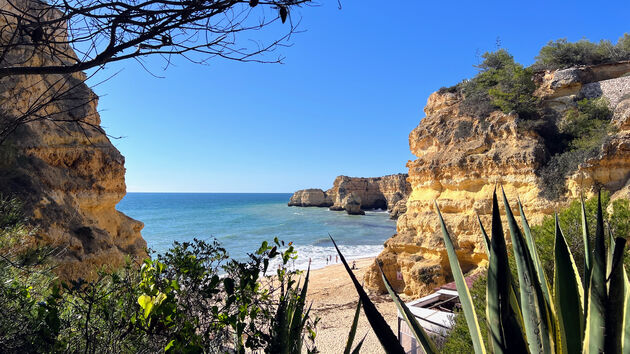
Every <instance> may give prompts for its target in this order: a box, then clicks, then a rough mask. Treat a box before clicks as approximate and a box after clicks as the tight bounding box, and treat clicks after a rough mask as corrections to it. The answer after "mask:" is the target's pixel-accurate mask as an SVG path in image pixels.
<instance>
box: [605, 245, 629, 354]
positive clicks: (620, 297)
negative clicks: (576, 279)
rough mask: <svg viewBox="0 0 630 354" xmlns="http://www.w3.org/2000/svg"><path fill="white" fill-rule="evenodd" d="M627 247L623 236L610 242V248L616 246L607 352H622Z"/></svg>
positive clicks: (607, 326) (607, 323)
mask: <svg viewBox="0 0 630 354" xmlns="http://www.w3.org/2000/svg"><path fill="white" fill-rule="evenodd" d="M611 237H612V235H611ZM625 247H626V239H625V238H621V237H617V238H616V239H614V241H612V243H611V244H610V248H611V249H612V248H614V251H613V256H612V262H611V263H612V264H611V269H610V276H609V279H610V280H609V287H608V301H607V302H606V339H605V350H606V353H621V337H622V335H623V310H624V305H625V301H624V300H625V299H624V297H625V280H624V272H623V254H624V249H625Z"/></svg>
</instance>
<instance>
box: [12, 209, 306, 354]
mask: <svg viewBox="0 0 630 354" xmlns="http://www.w3.org/2000/svg"><path fill="white" fill-rule="evenodd" d="M20 215H21V214H20V203H19V202H18V201H16V200H15V199H6V198H4V199H3V198H0V221H2V224H1V226H2V228H1V229H0V231H2V232H1V233H0V236H1V237H0V306H1V308H2V309H3V314H2V316H0V352H2V353H18V352H36V353H38V352H45V353H50V352H86V353H120V352H126V353H129V352H134V353H136V352H137V353H155V352H160V351H166V352H173V353H190V352H194V353H224V352H234V353H244V352H245V351H265V352H273V351H275V349H273V348H274V343H292V344H291V346H290V347H291V348H294V349H295V350H296V351H298V352H299V351H301V347H302V345H303V344H306V346H307V348H305V349H306V351H307V352H315V351H316V349H315V348H314V346H313V345H312V343H313V340H314V336H315V332H314V328H315V326H316V323H317V320H316V319H315V320H313V319H312V318H311V317H309V314H308V312H307V311H304V310H305V306H306V304H305V301H304V298H305V294H306V281H305V282H304V283H303V284H301V285H300V284H299V282H297V281H296V278H297V276H298V275H299V274H300V272H296V271H289V270H287V268H286V264H287V263H288V262H289V261H290V260H291V259H294V258H295V257H296V253H295V251H294V248H293V246H292V245H291V244H289V245H285V244H284V243H283V242H282V241H279V240H278V239H275V240H274V243H273V244H271V245H270V244H268V243H267V242H264V243H263V244H262V246H261V247H260V248H259V249H258V250H257V251H256V252H255V253H252V254H250V255H249V258H248V259H247V260H245V261H240V260H235V259H231V258H229V256H228V254H227V252H226V250H225V249H223V248H222V247H221V246H220V245H219V244H218V243H217V242H216V241H214V242H206V241H202V240H194V241H193V242H184V243H178V242H175V244H174V245H173V247H172V248H171V249H170V250H169V251H168V252H166V253H165V254H162V255H158V256H157V257H155V258H154V259H153V260H152V259H146V260H144V262H143V263H142V266H141V267H138V266H137V265H136V264H134V263H132V262H131V261H129V262H128V263H127V266H126V267H124V269H121V270H118V271H115V272H106V271H101V272H99V276H98V278H97V279H96V280H95V281H92V282H85V281H83V280H81V279H79V280H77V281H73V282H71V283H69V284H65V283H63V284H61V283H59V282H58V281H57V280H56V279H55V277H54V275H53V273H52V272H51V268H50V263H46V262H37V263H33V262H31V263H23V262H20V261H19V260H20V259H21V257H22V254H23V253H29V252H30V249H31V248H32V247H33V246H32V244H29V243H25V242H24V240H28V239H29V237H30V236H32V233H31V231H32V230H31V229H30V228H29V227H27V226H25V224H24V219H23V218H21V217H20ZM271 262H276V263H277V264H278V268H277V270H276V271H275V275H274V276H266V271H267V269H268V267H269V266H270V263H271ZM274 269H276V267H275V266H274ZM284 314H290V316H285V315H284ZM279 329H283V330H279ZM284 329H286V330H284Z"/></svg>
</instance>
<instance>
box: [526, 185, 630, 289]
mask: <svg viewBox="0 0 630 354" xmlns="http://www.w3.org/2000/svg"><path fill="white" fill-rule="evenodd" d="M609 205H610V193H608V192H602V206H603V210H602V211H603V216H604V219H605V220H606V221H607V222H608V225H609V226H610V230H611V232H612V233H613V234H614V235H617V236H618V237H628V236H630V235H629V234H628V233H629V232H630V205H629V201H628V200H627V199H617V200H615V201H614V202H613V203H612V213H611V214H609V213H608V211H607V209H608V207H609ZM584 206H585V209H586V219H587V223H588V226H589V233H590V234H591V235H592V234H595V221H596V220H595V215H596V211H597V198H596V197H595V198H591V199H589V200H587V201H585V203H584ZM581 215H582V209H581V204H580V201H579V200H576V201H573V202H572V203H571V204H569V206H567V207H566V208H564V209H562V210H561V211H559V212H558V221H559V222H560V227H561V228H562V230H563V231H564V236H565V238H566V241H567V244H568V245H569V249H570V250H571V253H572V254H573V258H574V259H575V263H576V266H577V268H578V272H579V274H580V275H583V274H584V241H583V238H582V222H581ZM532 234H533V235H534V237H535V239H536V250H537V251H538V254H539V256H540V260H541V262H542V264H543V268H544V269H545V273H546V274H547V277H548V279H550V280H552V279H553V262H554V259H553V257H554V253H553V252H554V237H555V220H554V217H552V216H548V217H545V218H544V219H543V221H542V222H541V223H540V224H539V225H536V226H533V227H532ZM629 254H630V253H629V252H628V251H626V253H625V258H624V263H625V264H626V267H628V265H630V258H629V257H628V256H629ZM629 270H630V268H629Z"/></svg>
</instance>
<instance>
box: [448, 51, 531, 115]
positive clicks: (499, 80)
mask: <svg viewBox="0 0 630 354" xmlns="http://www.w3.org/2000/svg"><path fill="white" fill-rule="evenodd" d="M482 58H483V59H484V60H483V62H482V63H481V64H480V65H479V66H478V68H479V70H480V71H479V73H478V74H477V75H476V76H475V77H474V78H472V79H471V80H468V81H464V82H462V83H460V84H459V86H460V90H461V92H462V94H463V97H464V99H463V102H462V104H461V110H462V112H464V113H466V114H470V115H472V116H474V117H478V118H483V117H485V116H487V115H488V114H490V113H491V112H492V111H495V110H497V109H500V110H501V111H503V112H504V113H510V112H516V113H517V114H519V116H520V117H521V118H523V119H533V118H535V117H537V111H538V99H537V98H536V97H534V95H533V93H534V91H535V89H536V85H535V84H534V82H533V80H532V71H531V70H530V69H528V68H524V67H523V66H522V65H520V64H518V63H516V62H515V61H514V57H513V56H512V55H510V54H509V53H508V52H507V51H506V50H505V49H500V50H498V51H496V52H487V53H485V54H483V55H482Z"/></svg>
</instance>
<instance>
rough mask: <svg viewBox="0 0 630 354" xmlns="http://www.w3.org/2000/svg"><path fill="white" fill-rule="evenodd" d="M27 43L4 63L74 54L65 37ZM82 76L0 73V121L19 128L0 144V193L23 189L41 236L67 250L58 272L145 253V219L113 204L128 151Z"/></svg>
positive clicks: (71, 274)
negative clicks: (110, 133)
mask: <svg viewBox="0 0 630 354" xmlns="http://www.w3.org/2000/svg"><path fill="white" fill-rule="evenodd" d="M16 4H17V5H18V6H25V5H26V4H33V3H32V2H29V1H18V2H16ZM3 10H7V9H3ZM47 15H50V16H54V14H47ZM2 21H6V17H5V18H3V19H0V22H2ZM5 24H6V23H1V24H0V25H2V26H4V25H5ZM3 28H5V27H3ZM2 33H3V35H4V36H8V35H9V33H8V32H2ZM50 35H51V36H52V35H55V36H65V35H66V34H65V33H63V32H58V33H54V34H50ZM0 40H3V41H5V43H6V41H8V40H9V38H5V37H3V38H1V39H0ZM21 40H25V41H28V40H30V39H29V37H28V36H26V35H25V38H22V39H21ZM28 47H29V48H30V50H29V49H25V48H26V47H20V46H16V47H14V49H13V50H11V51H10V52H9V53H8V54H7V55H6V56H5V57H4V58H3V60H4V61H3V62H2V63H0V65H7V63H22V65H25V66H36V65H42V64H54V63H57V64H60V63H61V62H60V60H64V59H60V58H63V55H67V56H69V57H74V56H75V53H74V52H73V51H72V49H71V48H69V47H68V46H67V45H59V46H58V47H57V48H56V49H57V50H58V51H59V53H63V55H57V56H55V57H54V58H53V57H52V56H51V55H50V54H47V53H44V52H43V51H40V50H38V49H37V48H36V49H34V50H33V46H28ZM65 60H68V59H65ZM85 80H86V75H85V74H83V73H76V74H71V75H45V76H42V75H28V76H26V75H21V76H17V75H16V76H10V77H4V78H2V79H0V101H1V102H2V107H1V110H2V117H1V121H0V124H1V126H0V129H7V128H9V129H13V128H15V130H14V131H13V132H12V133H10V134H9V135H8V139H7V140H6V141H4V142H3V143H2V144H1V145H0V194H2V195H4V196H15V197H18V198H19V199H20V200H21V201H22V202H23V203H24V212H25V213H26V216H27V217H28V218H29V219H30V222H31V223H32V224H33V225H35V226H36V227H37V229H36V237H37V238H38V239H39V240H40V242H41V243H43V244H47V245H53V246H55V247H57V248H58V249H60V250H63V252H62V253H61V254H60V255H59V257H58V258H59V261H60V262H61V265H60V266H59V267H58V268H57V272H58V273H59V274H60V275H61V276H62V277H64V278H77V277H84V278H85V277H88V278H89V277H90V276H91V275H93V274H94V273H93V270H94V268H95V267H97V266H102V265H109V266H118V265H120V264H122V263H123V262H124V260H125V257H126V256H127V255H130V256H132V257H134V256H139V257H142V256H145V255H146V252H145V249H146V242H145V241H144V240H143V239H142V236H141V235H140V230H141V229H142V227H143V224H142V223H141V222H139V221H136V220H133V219H131V218H129V217H128V216H126V215H125V214H123V213H121V212H119V211H117V210H116V204H117V203H118V202H119V201H120V200H121V199H122V198H123V197H124V196H125V193H126V188H125V167H124V163H125V159H124V157H123V156H122V155H121V154H120V152H119V151H118V150H117V149H116V148H115V147H114V146H113V145H112V143H111V142H110V140H109V139H108V137H107V136H106V134H105V132H104V131H103V129H102V128H101V127H100V123H101V121H100V117H99V114H98V112H97V101H98V97H97V96H96V95H95V94H94V92H93V91H92V90H91V89H90V88H89V87H88V86H87V85H86V84H85V83H84V81H85ZM20 120H22V123H23V124H15V123H18V122H20ZM77 121H83V122H84V123H82V124H79V123H77Z"/></svg>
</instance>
